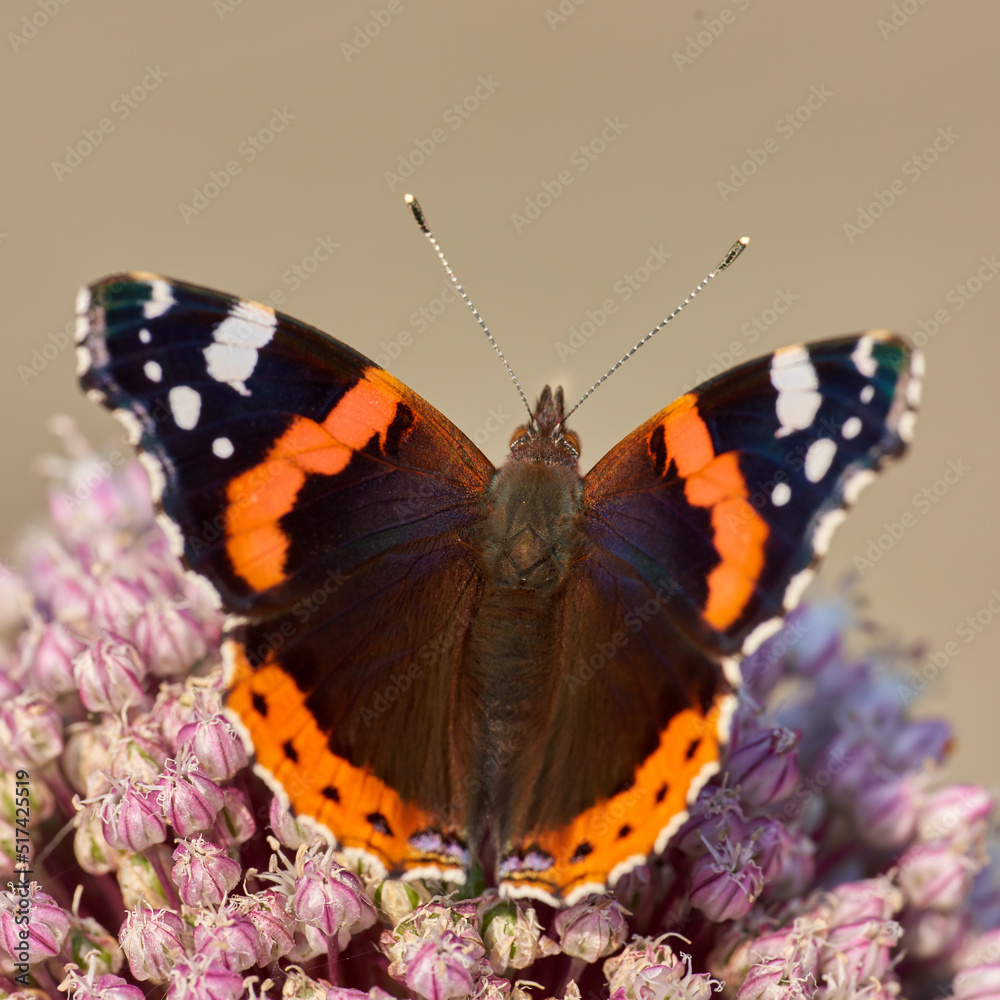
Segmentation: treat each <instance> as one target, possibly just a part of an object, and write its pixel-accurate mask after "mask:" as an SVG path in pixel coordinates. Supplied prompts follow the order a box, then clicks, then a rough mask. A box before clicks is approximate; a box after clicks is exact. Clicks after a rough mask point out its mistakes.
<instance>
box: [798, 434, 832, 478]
mask: <svg viewBox="0 0 1000 1000" xmlns="http://www.w3.org/2000/svg"><path fill="white" fill-rule="evenodd" d="M836 454H837V445H836V444H835V443H834V442H833V441H831V440H830V438H818V439H817V440H815V441H813V443H812V444H811V445H809V450H808V451H807V452H806V467H805V473H806V479H808V480H809V482H811V483H818V482H819V481H820V480H821V479H822V478H823V477H824V476H825V475H826V474H827V473H828V472H829V471H830V465H831V464H832V463H833V456H834V455H836Z"/></svg>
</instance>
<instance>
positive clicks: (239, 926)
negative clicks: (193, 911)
mask: <svg viewBox="0 0 1000 1000" xmlns="http://www.w3.org/2000/svg"><path fill="white" fill-rule="evenodd" d="M260 943H261V942H260V935H259V934H258V933H257V928H256V926H255V925H254V924H253V922H252V921H251V920H249V919H248V918H247V917H245V916H242V915H241V914H240V913H239V912H238V911H236V910H234V909H227V910H224V911H223V912H221V913H213V912H211V911H209V910H202V911H201V912H200V913H199V914H198V915H197V917H196V922H195V925H194V947H195V951H196V952H197V953H198V955H199V956H206V957H209V958H211V959H212V960H213V961H217V962H221V963H222V964H223V965H224V966H225V967H226V968H227V969H230V970H232V971H233V972H244V971H245V970H247V969H249V968H250V967H251V966H252V965H255V964H256V963H257V954H258V952H259V950H260Z"/></svg>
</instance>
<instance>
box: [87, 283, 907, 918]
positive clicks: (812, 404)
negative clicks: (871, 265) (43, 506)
mask: <svg viewBox="0 0 1000 1000" xmlns="http://www.w3.org/2000/svg"><path fill="white" fill-rule="evenodd" d="M77 311H78V316H79V320H78V333H77V341H78V347H77V351H78V360H79V373H80V378H81V381H82V385H83V387H84V388H85V389H86V391H87V393H88V394H89V395H90V396H91V397H92V398H93V399H95V400H96V401H98V402H99V403H101V404H103V405H104V406H106V407H107V408H109V409H111V410H113V411H114V412H115V413H116V415H118V416H119V417H120V418H121V419H122V420H123V422H124V423H125V425H126V426H127V427H128V428H129V431H130V433H131V436H132V439H133V442H134V444H135V445H136V446H137V448H138V449H139V451H140V456H141V457H142V459H143V461H144V463H145V465H146V468H147V469H148V471H149V475H150V479H151V483H152V488H153V491H154V497H155V499H156V501H157V503H158V505H159V508H160V510H161V516H162V520H163V522H164V523H165V525H166V526H167V528H168V531H169V533H170V535H171V538H172V540H173V541H174V543H175V547H176V548H177V550H178V551H179V553H180V554H181V555H182V556H183V558H184V560H185V562H186V564H187V566H188V567H189V568H190V569H191V570H193V571H195V572H196V573H198V574H201V575H202V576H203V577H204V578H206V579H207V580H208V581H209V582H210V583H211V584H212V586H213V587H214V589H215V591H216V593H217V595H218V598H219V601H220V602H221V605H222V607H224V608H225V609H226V611H227V612H228V614H229V618H228V621H227V631H226V639H225V644H224V656H225V660H226V663H227V671H228V675H227V676H228V684H229V693H228V698H227V711H228V712H229V714H230V717H231V718H232V719H233V721H234V723H235V724H236V725H237V726H238V728H239V729H240V731H241V732H242V733H243V734H244V735H245V738H246V739H247V740H248V741H250V742H252V745H253V748H254V750H255V753H256V767H257V769H258V772H259V773H260V774H261V775H263V776H264V777H265V778H266V779H267V781H268V782H269V783H270V784H271V785H272V787H274V788H275V789H276V790H277V791H278V792H279V793H280V794H281V795H282V796H283V797H285V798H287V800H288V801H289V802H290V804H291V806H292V808H293V809H294V810H295V811H296V813H297V814H299V815H300V816H301V817H303V818H305V819H307V820H309V821H311V822H313V823H314V824H316V825H318V826H319V827H321V828H322V829H323V830H325V831H326V832H328V833H329V834H331V835H332V836H333V837H334V838H335V840H336V841H337V843H338V845H339V846H340V848H341V849H342V850H343V851H344V853H345V854H347V855H348V856H349V857H352V858H355V859H364V862H365V863H366V864H367V865H369V866H373V867H374V869H375V870H376V871H378V872H380V873H385V874H389V875H397V876H402V877H404V878H415V877H426V876H433V877H437V878H443V879H447V880H450V881H461V880H462V879H463V878H464V877H465V875H466V873H467V872H468V871H469V870H470V868H475V867H477V866H478V867H479V868H480V869H482V870H483V871H484V872H485V874H486V877H487V879H488V880H490V881H492V882H493V883H494V884H497V885H499V886H500V889H501V892H503V893H505V894H507V895H513V896H533V897H536V898H538V899H541V900H545V901H547V902H549V903H551V904H553V905H566V904H569V903H572V902H574V901H577V900H579V899H581V898H583V897H584V896H586V895H587V894H589V893H592V892H595V891H601V890H604V889H605V887H607V886H611V885H613V884H614V883H615V882H616V881H617V880H618V879H619V878H620V877H621V876H622V875H623V874H624V873H625V872H628V871H629V870H631V869H632V868H633V867H635V866H636V865H637V864H639V863H640V862H642V861H643V860H645V859H646V858H647V857H649V856H650V855H651V854H654V853H656V852H660V851H662V850H664V848H665V847H666V845H667V843H668V841H669V840H670V837H671V835H672V834H673V833H674V832H675V831H676V830H677V829H678V828H679V827H680V826H681V824H682V823H683V822H684V820H685V818H686V816H687V814H688V807H689V805H690V803H691V802H692V801H693V799H694V797H695V796H696V795H697V793H698V791H699V790H700V788H701V787H702V786H703V785H704V783H705V782H706V781H707V780H708V779H709V778H710V777H711V776H712V775H713V774H714V773H715V772H716V771H717V770H718V768H719V760H720V755H721V754H722V752H723V750H724V747H725V743H726V739H727V734H728V729H729V719H730V717H731V714H732V712H733V708H734V704H735V695H734V692H735V690H736V688H737V685H738V682H739V660H740V658H741V657H742V656H745V655H746V654H747V653H749V652H750V651H751V650H753V649H754V648H756V646H758V645H759V643H760V642H761V641H763V639H764V638H766V637H767V636H768V635H769V634H772V633H773V632H774V631H775V630H776V629H777V627H778V626H779V625H780V622H781V619H782V616H783V615H785V614H786V613H787V612H788V611H789V610H790V609H791V608H792V607H793V606H794V605H795V604H796V602H797V601H798V600H799V597H800V596H801V594H802V592H803V590H804V588H805V586H806V584H807V583H808V581H809V579H810V577H811V576H812V573H813V568H814V566H815V564H816V562H817V560H818V559H819V558H820V557H821V556H822V555H823V554H824V553H825V552H826V550H827V548H828V546H829V542H830V537H831V533H832V532H833V530H834V528H835V527H836V526H837V525H838V524H839V523H840V522H841V521H842V520H843V518H844V516H845V509H846V508H847V507H849V506H850V505H851V504H852V503H853V502H854V500H855V498H856V496H857V494H858V492H859V490H860V489H861V488H862V487H863V486H864V485H865V484H866V483H868V482H869V481H870V480H871V479H872V478H874V475H875V472H876V471H877V470H879V469H880V468H881V467H882V466H883V465H884V464H885V463H886V462H887V461H888V460H889V459H891V458H893V457H896V456H898V455H900V454H901V453H902V452H903V450H904V448H905V446H906V443H907V441H908V440H909V439H910V437H911V435H912V429H913V423H914V419H915V407H916V404H917V402H918V397H919V387H920V376H921V374H922V362H921V359H920V355H919V353H917V352H916V351H915V350H914V349H912V348H911V347H910V345H909V344H908V343H907V342H906V341H905V340H904V339H903V338H902V337H899V336H896V335H893V334H890V333H888V332H885V331H874V332H867V333H862V334H858V335H854V336H847V337H841V338H838V339H834V340H826V341H823V342H819V343H814V344H811V345H808V346H803V345H796V346H792V347H786V348H783V349H781V350H778V351H776V352H774V353H773V354H770V355H767V356H765V357H761V358H758V359H757V360H754V361H750V362H749V363H747V364H743V365H741V366H740V367H738V368H734V369H733V370H731V371H729V372H726V373H724V374H722V375H720V376H718V377H716V378H713V379H712V380H710V381H708V382H706V383H704V384H703V385H701V386H699V387H698V388H696V389H694V390H692V391H690V392H687V393H685V394H684V395H682V396H681V397H680V398H679V399H678V400H676V401H675V402H673V403H671V404H670V405H669V406H667V407H666V408H665V409H661V410H660V411H659V412H658V413H656V414H655V415H654V416H653V417H651V418H650V419H649V420H648V421H646V423H644V424H642V426H640V427H638V428H637V429H636V430H634V431H633V432H632V433H631V434H629V435H628V436H627V437H625V438H624V439H623V440H622V441H621V442H620V443H619V444H618V445H616V446H615V447H614V448H612V449H611V451H609V452H608V454H607V455H605V456H604V457H603V458H602V459H601V460H600V461H598V462H597V464H596V465H595V466H593V468H592V469H591V470H590V471H589V472H588V473H587V474H586V475H584V476H581V475H580V473H579V471H578V465H579V456H580V441H579V438H578V437H577V435H576V434H575V433H574V432H573V431H572V430H570V429H568V428H567V427H566V426H565V421H564V417H565V406H564V400H563V394H562V390H561V389H556V390H555V391H553V390H552V389H550V388H549V387H545V388H544V389H543V390H542V392H541V394H540V396H539V398H538V402H537V405H536V406H535V407H534V409H533V411H532V412H531V415H530V419H529V420H528V422H527V423H526V424H524V425H523V426H521V427H519V428H518V429H517V430H516V431H515V432H514V435H513V438H512V440H511V444H510V454H509V456H508V458H507V460H506V462H505V463H504V464H503V465H502V466H501V467H500V468H499V469H497V468H494V466H493V465H492V463H491V462H490V461H489V460H488V459H487V458H486V456H485V455H484V454H483V453H482V451H480V449H479V448H478V447H477V446H476V445H475V444H474V443H473V441H471V440H470V439H469V438H468V437H467V436H466V435H465V434H463V433H462V432H461V431H460V430H459V429H458V428H457V427H456V426H455V425H454V424H452V423H451V422H450V421H449V420H447V419H446V418H445V417H444V416H443V415H442V414H441V413H439V412H438V411H437V410H436V409H435V408H434V407H433V406H431V405H430V404H429V403H427V402H425V401H424V400H423V399H421V398H420V397H419V396H417V395H416V393H414V392H412V391H411V390H410V389H408V388H407V387H406V386H405V385H404V384H403V383H402V382H400V381H399V380H397V379H396V378H394V377H393V376H392V375H390V374H389V373H388V372H387V371H385V370H384V369H382V368H381V367H379V366H378V365H376V364H375V363H373V362H372V361H370V360H369V359H367V358H365V357H364V356H363V355H361V354H359V353H358V352H357V351H355V350H353V349H351V348H350V347H348V346H347V345H346V344H344V343H342V342H341V341H339V340H336V339H334V338H333V337H331V336H329V335H328V334H325V333H323V332H321V331H319V330H317V329H315V328H313V327H310V326H307V325H305V324H303V323H300V322H298V321H296V320H294V319H292V318H290V317H288V316H285V315H283V314H281V313H277V312H275V311H274V310H273V309H272V308H270V307H268V306H265V305H261V304H259V303H256V302H251V301H247V300H244V299H240V298H235V297H232V296H229V295H224V294H222V293H219V292H216V291H211V290H209V289H206V288H200V287H198V286H196V285H191V284H186V283H184V282H180V281H175V280H172V279H169V278H163V277H159V276H156V275H153V274H145V273H129V274H120V275H115V276H112V277H109V278H105V279H104V280H103V281H99V282H97V283H96V284H94V285H92V286H90V288H89V289H83V290H82V291H81V293H80V297H79V301H78V310H77Z"/></svg>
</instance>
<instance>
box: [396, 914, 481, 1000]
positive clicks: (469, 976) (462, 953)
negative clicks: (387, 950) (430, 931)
mask: <svg viewBox="0 0 1000 1000" xmlns="http://www.w3.org/2000/svg"><path fill="white" fill-rule="evenodd" d="M468 945H469V943H468V941H467V940H466V939H465V938H461V937H459V936H458V935H457V934H455V933H454V932H453V931H445V932H444V933H442V934H441V935H439V936H438V937H435V938H433V939H431V940H429V941H421V942H414V944H413V945H412V946H410V948H409V949H408V950H407V953H406V956H405V962H406V974H405V976H404V977H403V982H404V983H406V985H407V987H408V988H409V989H411V990H413V991H414V992H415V993H419V994H420V995H421V996H422V997H427V1000H450V998H451V997H467V996H469V995H470V994H471V993H472V990H473V984H474V980H473V970H474V968H475V966H476V964H477V963H478V958H474V957H473V956H472V955H471V954H470V951H469V946H468Z"/></svg>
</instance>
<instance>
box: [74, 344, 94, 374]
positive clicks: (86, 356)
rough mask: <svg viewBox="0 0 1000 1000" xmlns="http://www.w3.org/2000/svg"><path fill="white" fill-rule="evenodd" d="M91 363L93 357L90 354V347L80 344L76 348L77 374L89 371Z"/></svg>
mask: <svg viewBox="0 0 1000 1000" xmlns="http://www.w3.org/2000/svg"><path fill="white" fill-rule="evenodd" d="M92 363H93V358H91V356H90V348H89V347H83V346H82V345H81V346H79V347H77V349H76V373H77V375H85V374H86V373H87V372H89V371H90V366H91V364H92Z"/></svg>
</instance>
